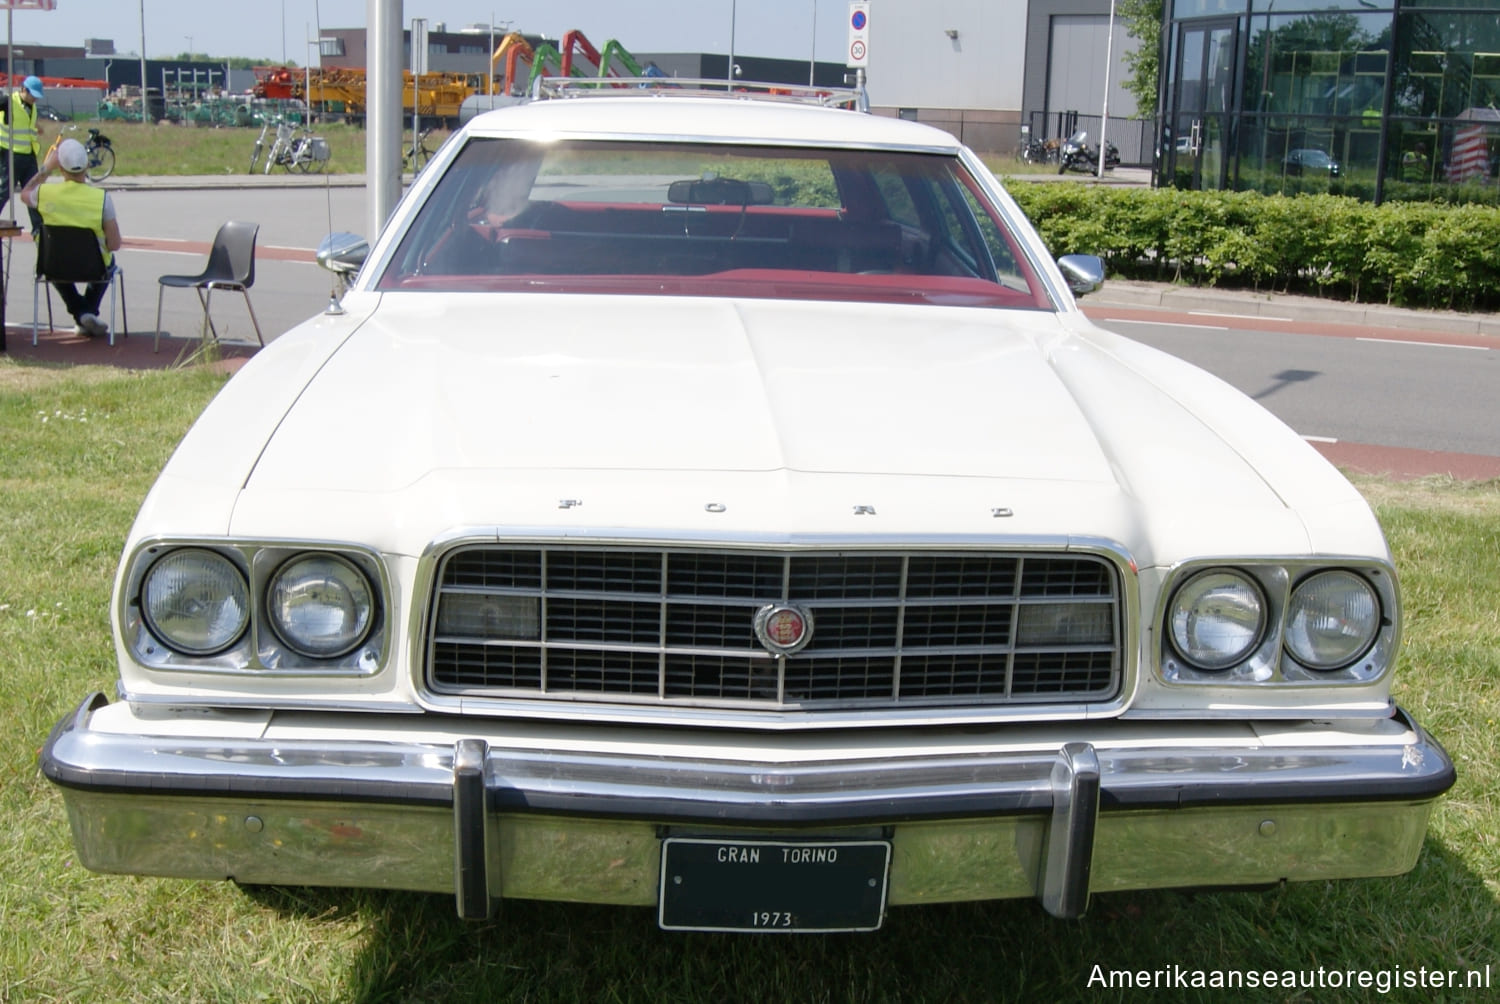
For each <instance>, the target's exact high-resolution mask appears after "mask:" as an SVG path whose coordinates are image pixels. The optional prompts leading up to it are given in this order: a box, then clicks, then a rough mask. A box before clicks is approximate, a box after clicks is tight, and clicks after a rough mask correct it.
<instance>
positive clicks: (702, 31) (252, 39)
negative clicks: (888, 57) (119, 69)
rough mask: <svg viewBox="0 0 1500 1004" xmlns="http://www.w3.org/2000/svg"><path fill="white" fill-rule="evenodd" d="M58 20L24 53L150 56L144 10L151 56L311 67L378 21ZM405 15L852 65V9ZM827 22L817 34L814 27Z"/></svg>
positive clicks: (226, 4) (178, 1) (789, 3)
mask: <svg viewBox="0 0 1500 1004" xmlns="http://www.w3.org/2000/svg"><path fill="white" fill-rule="evenodd" d="M56 4H57V9H56V10H51V11H35V10H21V11H13V12H12V13H11V14H10V19H11V20H10V25H11V27H10V38H11V42H12V44H15V45H20V44H21V43H24V42H36V43H41V44H47V45H82V44H83V40H84V39H85V38H109V39H113V40H114V43H115V50H116V51H117V52H119V53H123V54H135V55H139V53H140V51H141V36H142V24H141V22H142V18H143V12H144V20H145V26H144V27H145V31H144V35H145V41H146V45H145V48H146V56H147V58H150V59H160V58H166V57H170V56H176V55H178V54H179V53H182V52H186V51H188V48H189V45H191V47H192V51H193V52H197V53H202V54H207V55H209V56H211V57H225V56H246V57H249V58H251V59H265V60H270V61H273V62H277V61H281V60H282V59H286V60H290V61H293V62H296V63H297V64H298V65H304V64H306V63H307V62H308V60H309V46H308V44H307V43H308V40H309V39H312V38H315V37H316V35H317V25H319V24H321V25H322V26H323V27H325V28H357V27H362V26H364V24H365V22H366V11H367V7H366V4H367V0H258V2H257V0H251V2H244V0H56ZM396 9H397V10H399V11H400V12H401V21H402V24H403V25H404V26H408V27H409V26H410V24H411V19H412V18H414V17H425V18H426V19H427V23H428V27H429V29H430V28H431V26H432V25H433V24H435V23H436V22H438V21H442V22H445V23H446V24H447V26H448V29H449V30H450V31H455V30H457V29H459V28H461V27H463V26H465V25H468V24H476V23H483V24H485V25H488V24H490V23H491V21H492V20H493V22H494V23H495V26H496V27H495V30H496V33H497V35H498V34H499V33H501V32H503V31H504V30H507V29H510V28H513V29H517V30H520V31H524V32H526V33H527V34H543V35H546V36H548V37H549V38H560V37H561V36H562V34H563V33H564V32H567V31H570V30H573V29H577V30H579V31H582V32H583V33H584V35H586V36H587V37H588V39H589V40H590V41H591V42H593V43H594V45H595V46H596V47H598V48H603V46H604V43H605V42H607V41H609V40H610V39H615V40H616V41H618V42H619V43H620V44H621V45H622V46H624V47H625V48H626V49H627V50H629V51H631V52H720V53H722V52H727V51H729V49H730V26H731V23H732V24H733V26H734V39H733V47H734V51H735V52H736V53H740V54H743V55H747V56H769V57H779V58H783V59H808V58H810V57H811V56H812V55H813V50H814V45H816V50H817V58H818V59H820V60H829V61H840V62H841V61H843V58H844V47H845V44H846V43H847V40H848V28H847V25H846V21H847V18H848V15H849V4H848V0H635V2H630V0H526V2H511V3H496V2H495V0H404V2H398V3H397V4H396ZM814 14H816V21H817V23H816V27H814Z"/></svg>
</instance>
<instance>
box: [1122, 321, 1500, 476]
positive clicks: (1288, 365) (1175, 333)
mask: <svg viewBox="0 0 1500 1004" xmlns="http://www.w3.org/2000/svg"><path fill="white" fill-rule="evenodd" d="M1107 313H1108V312H1107V310H1104V311H1100V312H1098V313H1096V317H1095V319H1096V320H1097V321H1098V322H1099V323H1100V324H1101V325H1102V326H1104V327H1107V328H1110V329H1111V330H1114V331H1118V332H1120V333H1121V334H1124V335H1126V336H1128V337H1130V338H1134V339H1135V340H1137V341H1141V342H1145V343H1146V344H1148V345H1152V346H1155V347H1156V348H1159V349H1163V350H1164V351H1167V352H1170V353H1172V354H1173V355H1175V356H1179V357H1181V358H1183V359H1186V360H1188V361H1189V362H1191V363H1194V364H1196V365H1198V366H1201V367H1203V368H1204V369H1206V370H1208V371H1209V372H1211V373H1214V374H1216V375H1218V376H1219V377H1221V378H1223V379H1224V380H1226V381H1228V382H1229V383H1231V384H1233V385H1234V386H1235V387H1237V388H1239V389H1240V390H1241V391H1244V392H1245V393H1246V394H1249V395H1250V396H1251V397H1253V398H1255V399H1256V400H1257V401H1259V402H1260V403H1261V404H1262V405H1264V406H1265V407H1266V408H1268V409H1270V410H1271V411H1272V412H1274V413H1275V414H1276V415H1277V416H1278V417H1279V418H1281V420H1282V421H1284V422H1286V423H1287V424H1288V425H1290V426H1291V427H1292V428H1293V429H1295V430H1297V431H1298V432H1300V433H1301V434H1302V435H1304V436H1306V437H1308V438H1311V439H1315V440H1317V439H1336V440H1343V441H1353V442H1361V443H1372V444H1381V445H1386V446H1397V447H1403V448H1407V449H1416V450H1444V451H1454V452H1459V453H1477V454H1484V455H1488V456H1495V457H1500V342H1496V343H1495V344H1494V345H1493V346H1489V347H1486V346H1484V345H1477V344H1473V342H1476V341H1478V339H1472V338H1470V339H1461V338H1452V337H1449V338H1443V339H1442V340H1438V341H1426V340H1418V339H1416V338H1413V337H1411V334H1412V333H1410V332H1404V333H1402V332H1375V331H1371V330H1369V329H1357V328H1352V329H1350V330H1349V331H1347V332H1342V333H1339V334H1328V333H1322V332H1318V333H1310V332H1308V331H1305V330H1298V326H1297V325H1296V324H1295V322H1292V323H1288V324H1286V325H1285V328H1286V330H1284V331H1265V330H1255V329H1250V328H1246V327H1244V326H1241V325H1238V324H1237V323H1236V322H1235V320H1234V319H1232V318H1222V319H1208V318H1204V317H1196V316H1195V317H1190V318H1183V319H1178V316H1177V315H1163V316H1162V317H1161V319H1160V320H1148V321H1142V320H1133V319H1132V320H1124V319H1116V318H1109V317H1107V316H1101V315H1103V314H1107ZM1362 330H1363V333H1361V331H1362Z"/></svg>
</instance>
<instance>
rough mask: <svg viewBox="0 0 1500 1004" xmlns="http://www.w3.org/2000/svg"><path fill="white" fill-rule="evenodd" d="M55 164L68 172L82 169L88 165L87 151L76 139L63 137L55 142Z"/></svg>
mask: <svg viewBox="0 0 1500 1004" xmlns="http://www.w3.org/2000/svg"><path fill="white" fill-rule="evenodd" d="M57 166H58V167H60V168H62V169H63V170H64V171H68V172H70V173H72V172H77V171H82V170H83V169H84V168H85V167H88V166H89V152H88V151H87V150H85V149H84V148H83V144H82V143H80V142H78V141H77V140H76V139H65V140H63V141H62V142H61V143H59V144H57Z"/></svg>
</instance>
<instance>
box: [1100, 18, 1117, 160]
mask: <svg viewBox="0 0 1500 1004" xmlns="http://www.w3.org/2000/svg"><path fill="white" fill-rule="evenodd" d="M1114 59H1115V0H1109V38H1107V39H1106V40H1105V42H1104V112H1103V114H1102V115H1100V116H1099V177H1101V178H1102V177H1104V161H1105V156H1104V151H1105V150H1107V149H1109V147H1108V146H1107V145H1106V139H1105V134H1106V133H1107V132H1108V131H1109V71H1110V69H1111V68H1112V67H1113V66H1114Z"/></svg>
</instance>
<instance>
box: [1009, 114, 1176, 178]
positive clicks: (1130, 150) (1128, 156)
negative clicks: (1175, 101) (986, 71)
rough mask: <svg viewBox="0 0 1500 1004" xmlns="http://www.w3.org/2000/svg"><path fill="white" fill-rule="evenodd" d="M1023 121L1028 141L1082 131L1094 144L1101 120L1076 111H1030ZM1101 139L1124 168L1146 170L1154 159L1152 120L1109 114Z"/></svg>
mask: <svg viewBox="0 0 1500 1004" xmlns="http://www.w3.org/2000/svg"><path fill="white" fill-rule="evenodd" d="M1026 121H1027V123H1028V124H1029V126H1030V129H1031V135H1030V136H1029V137H1028V138H1029V139H1041V140H1046V139H1067V138H1068V137H1069V136H1071V135H1073V133H1075V132H1077V131H1078V130H1079V129H1082V130H1084V131H1085V132H1087V133H1088V135H1089V140H1090V142H1094V143H1097V142H1098V141H1099V125H1100V123H1101V122H1102V121H1103V119H1102V118H1101V117H1100V116H1098V115H1086V114H1084V113H1083V112H1078V111H1061V112H1030V113H1028V114H1027V116H1026ZM1104 138H1105V140H1106V141H1108V142H1110V143H1113V144H1114V145H1115V147H1116V148H1117V149H1118V150H1119V151H1120V163H1121V164H1122V165H1125V166H1126V167H1150V166H1151V164H1152V162H1153V161H1154V160H1155V153H1156V120H1155V119H1127V118H1118V117H1116V116H1114V115H1111V116H1110V117H1109V127H1108V129H1107V130H1105V135H1104Z"/></svg>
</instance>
